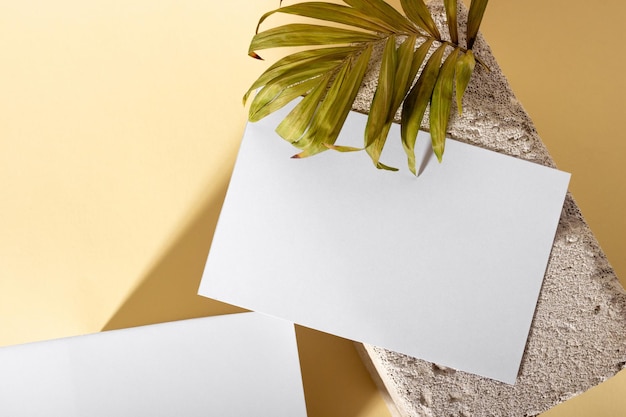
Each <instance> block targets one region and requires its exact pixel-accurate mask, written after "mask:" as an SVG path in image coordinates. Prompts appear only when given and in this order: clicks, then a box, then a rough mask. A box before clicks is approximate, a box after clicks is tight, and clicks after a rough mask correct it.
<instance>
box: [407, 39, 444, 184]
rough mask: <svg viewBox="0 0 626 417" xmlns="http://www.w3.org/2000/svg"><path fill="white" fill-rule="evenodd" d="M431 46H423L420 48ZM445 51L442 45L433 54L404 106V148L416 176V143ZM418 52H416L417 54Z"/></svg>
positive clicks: (410, 167)
mask: <svg viewBox="0 0 626 417" xmlns="http://www.w3.org/2000/svg"><path fill="white" fill-rule="evenodd" d="M429 46H430V45H422V46H421V47H420V48H426V47H429ZM445 50H446V45H445V44H441V45H440V46H439V47H438V48H437V49H436V50H435V52H433V54H432V55H431V56H430V58H429V59H428V61H426V65H425V66H424V69H423V70H422V73H421V74H420V77H419V78H418V79H417V82H416V83H415V85H414V86H413V88H412V89H411V91H410V92H409V94H408V96H407V98H406V99H405V100H404V104H403V106H402V118H401V124H400V134H401V137H402V147H403V148H404V152H405V153H406V155H407V159H408V165H409V169H410V170H411V172H412V173H413V174H415V175H417V174H416V170H415V141H416V139H417V133H418V131H419V129H420V127H421V125H422V119H423V118H424V112H425V111H426V107H428V102H429V101H430V98H431V96H432V93H433V89H434V87H435V83H436V81H437V77H438V75H439V67H440V66H441V59H442V58H443V54H444V52H445ZM418 51H419V49H418ZM418 51H416V54H417V52H418Z"/></svg>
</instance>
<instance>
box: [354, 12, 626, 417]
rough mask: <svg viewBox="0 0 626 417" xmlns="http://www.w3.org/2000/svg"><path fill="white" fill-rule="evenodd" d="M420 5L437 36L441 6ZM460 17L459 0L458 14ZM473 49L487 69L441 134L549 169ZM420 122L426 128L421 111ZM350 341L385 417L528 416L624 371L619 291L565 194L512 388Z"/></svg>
mask: <svg viewBox="0 0 626 417" xmlns="http://www.w3.org/2000/svg"><path fill="white" fill-rule="evenodd" d="M429 7H431V9H433V12H434V14H435V15H436V16H438V25H439V27H440V29H441V31H442V34H443V33H445V32H446V29H445V25H443V24H442V23H444V21H443V16H444V13H443V8H442V6H441V5H439V4H438V3H437V4H435V3H432V4H429ZM466 16H467V10H466V9H465V7H464V6H463V5H462V4H461V5H460V10H459V17H460V21H461V22H464V21H465V20H466ZM460 32H461V33H464V32H465V31H464V29H462V30H461V31H460ZM444 36H445V35H444ZM461 42H462V44H463V42H464V41H463V40H462V41H461ZM474 51H475V53H476V55H477V56H478V57H480V58H481V59H482V60H483V61H484V62H485V63H486V64H487V66H488V67H489V69H490V71H487V70H485V69H484V68H482V67H480V66H477V67H476V71H475V73H474V75H473V77H472V80H471V82H470V85H469V86H468V89H467V91H466V95H465V98H464V112H463V115H462V116H460V117H459V116H456V114H457V112H456V108H454V107H453V109H452V113H453V119H452V121H451V123H450V126H449V129H448V131H449V134H450V136H451V137H453V138H455V139H457V140H460V141H462V142H466V143H470V144H473V145H475V146H479V147H483V148H486V149H490V150H493V151H496V152H501V153H504V154H507V155H511V156H514V157H517V158H521V159H525V160H528V161H531V162H534V163H538V164H542V165H545V166H550V167H555V163H554V161H553V160H552V159H551V157H550V155H549V154H548V151H547V149H546V147H545V146H544V144H543V143H542V141H541V139H540V138H539V136H538V134H537V131H536V129H535V127H534V125H533V122H532V120H531V119H530V117H529V115H528V114H527V113H526V111H525V110H524V109H523V107H522V105H521V104H520V103H519V102H518V100H517V99H516V98H515V95H514V94H513V91H512V90H511V88H510V86H509V83H508V81H507V80H506V78H505V76H504V75H503V74H502V71H501V69H500V67H499V66H498V64H497V62H496V61H495V58H494V57H493V54H492V52H491V49H490V48H489V45H488V44H487V43H486V42H485V40H484V39H483V38H482V36H480V35H479V38H478V40H477V43H476V45H475V47H474ZM379 52H380V51H379ZM377 76H378V74H377V70H376V67H375V66H372V69H371V71H370V73H369V74H368V75H367V76H366V79H365V81H364V85H363V86H362V88H361V91H360V93H359V95H358V97H357V100H356V101H355V104H354V106H353V108H354V110H356V111H359V112H364V113H367V111H368V110H369V104H370V101H371V98H372V97H373V91H374V88H375V86H376V83H377ZM564 111H565V110H564ZM423 128H424V129H425V130H428V115H426V117H425V120H424V123H423ZM444 163H445V157H444ZM356 345H357V349H358V350H359V352H360V353H361V355H362V357H363V359H364V363H365V364H366V366H367V367H368V369H369V370H370V372H371V373H372V375H373V377H374V380H375V381H376V382H377V383H378V384H379V387H380V388H381V390H382V393H383V397H384V398H386V400H387V401H388V404H389V405H390V410H391V412H392V414H393V415H394V417H417V416H425V417H429V416H468V417H469V416H472V417H480V416H510V417H517V416H519V417H530V416H536V415H538V414H540V413H542V412H544V411H547V410H548V409H550V408H552V407H553V406H555V405H557V404H559V403H561V402H563V401H565V400H567V399H569V398H571V397H573V396H575V395H577V394H579V393H582V392H584V391H586V390H588V389H589V388H591V387H593V386H595V385H597V384H599V383H601V382H603V381H604V380H606V379H608V378H609V377H611V376H613V375H615V374H616V373H617V372H618V371H620V370H621V369H622V368H624V364H625V361H626V293H625V292H624V289H623V288H622V286H621V285H620V283H619V281H618V279H617V277H616V275H615V272H614V271H613V269H612V268H611V266H610V265H609V262H608V260H607V258H606V256H605V255H604V253H603V252H602V250H601V248H600V246H599V245H598V242H597V240H596V239H595V237H594V235H593V233H592V232H591V230H590V229H589V227H588V225H587V224H586V222H585V221H584V219H583V216H582V214H581V212H580V210H579V208H578V206H577V205H576V202H575V201H574V199H573V197H572V196H571V194H569V193H568V195H567V197H566V200H565V204H564V207H563V211H562V214H561V217H560V221H559V226H558V230H557V233H556V238H555V241H554V246H553V249H552V253H551V256H550V260H549V263H548V267H547V271H546V275H545V278H544V283H543V287H542V290H541V293H540V296H539V301H538V304H537V309H536V311H535V316H534V319H533V324H532V327H531V330H530V335H529V338H528V341H527V345H526V350H525V353H524V356H523V359H522V365H521V369H520V372H519V374H518V378H517V382H516V384H515V385H508V384H504V383H501V382H498V381H494V380H490V379H487V378H483V377H479V376H476V375H473V374H469V373H465V372H461V371H455V370H453V369H448V368H444V367H440V366H437V365H436V364H432V363H429V362H426V361H423V360H420V359H416V358H411V357H408V356H405V355H402V354H398V353H395V352H392V351H388V350H385V349H382V348H378V347H375V346H371V345H362V344H359V343H357V344H356Z"/></svg>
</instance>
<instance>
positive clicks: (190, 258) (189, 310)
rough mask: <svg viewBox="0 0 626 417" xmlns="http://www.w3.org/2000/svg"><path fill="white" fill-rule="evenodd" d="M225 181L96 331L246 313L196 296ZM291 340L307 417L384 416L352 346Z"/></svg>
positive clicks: (322, 337) (320, 337)
mask: <svg viewBox="0 0 626 417" xmlns="http://www.w3.org/2000/svg"><path fill="white" fill-rule="evenodd" d="M228 182H229V180H228V176H224V178H223V180H222V181H221V182H219V183H217V184H213V186H212V192H211V193H210V196H209V197H207V200H206V201H205V202H204V204H203V205H202V207H201V209H200V211H199V212H198V214H197V215H196V217H195V218H194V219H193V220H192V221H191V222H190V223H189V224H188V225H187V226H186V227H185V228H184V230H183V231H182V232H181V234H180V235H179V237H178V238H177V239H176V240H175V242H174V243H173V244H172V245H171V247H170V248H169V249H168V250H167V251H166V253H165V255H163V257H162V258H161V259H159V260H158V262H157V263H156V264H155V266H154V267H153V268H152V269H151V270H150V271H149V272H148V273H147V274H146V276H145V277H144V279H143V280H142V281H141V283H140V284H139V286H138V287H137V288H136V289H135V290H134V291H133V292H132V293H131V294H130V296H129V297H128V298H127V299H126V300H125V302H124V303H123V304H122V305H121V307H120V308H119V309H118V310H117V311H116V312H115V313H114V314H113V316H112V317H111V318H110V319H109V321H108V322H107V323H106V324H105V326H104V327H103V328H102V331H106V330H114V329H122V328H128V327H135V326H142V325H148V324H156V323H162V322H168V321H174V320H184V319H190V318H196V317H206V316H212V315H220V314H230V313H238V312H242V311H246V310H243V309H241V308H238V307H235V306H232V305H229V304H225V303H221V302H219V301H216V300H211V299H208V298H205V297H202V296H199V295H197V291H198V287H199V285H200V280H201V278H202V272H203V270H204V264H205V262H206V257H207V253H208V252H209V248H210V246H211V241H212V239H213V235H214V233H215V227H216V225H217V219H218V217H219V213H220V210H221V208H222V205H223V202H224V197H225V195H226V190H227V188H228ZM296 336H297V339H298V351H299V355H300V364H301V371H302V379H303V386H304V392H305V398H306V404H307V413H308V415H309V417H334V416H337V417H359V416H363V415H372V414H370V413H369V412H368V410H371V408H372V407H373V406H374V407H376V409H377V410H380V411H379V412H377V413H376V414H375V415H377V416H381V417H387V416H389V414H388V413H387V411H386V408H383V409H381V405H380V404H383V406H382V407H384V402H383V400H382V397H380V395H379V393H378V391H377V388H376V386H375V384H374V382H373V381H372V379H371V377H370V376H369V373H368V371H367V369H366V368H365V366H364V364H363V362H362V361H361V359H360V357H359V355H358V352H357V351H356V349H355V348H354V344H353V342H351V341H349V340H346V339H342V338H339V337H336V336H332V335H329V334H327V333H322V332H319V331H316V330H311V329H307V328H304V327H300V326H296ZM363 413H366V414H363Z"/></svg>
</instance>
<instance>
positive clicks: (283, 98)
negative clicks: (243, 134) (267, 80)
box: [249, 78, 319, 122]
mask: <svg viewBox="0 0 626 417" xmlns="http://www.w3.org/2000/svg"><path fill="white" fill-rule="evenodd" d="M318 83H319V80H318V79H316V78H313V79H309V80H305V81H303V82H301V83H298V84H293V85H291V86H289V87H287V88H284V89H282V90H280V92H279V93H278V94H276V95H275V96H274V97H273V98H272V99H271V100H264V103H263V105H262V106H254V108H253V107H252V106H250V109H251V112H250V114H249V120H250V121H251V122H258V121H259V120H261V119H262V118H264V117H266V116H268V115H270V114H271V113H273V112H275V111H276V110H278V109H281V108H282V107H284V106H286V105H287V104H288V103H289V102H291V101H292V100H294V99H295V98H297V97H300V96H302V95H304V94H306V93H308V92H309V91H311V90H312V89H313V88H315V86H316V85H317V84H318ZM264 90H267V89H264ZM259 96H262V94H259ZM253 104H254V103H253Z"/></svg>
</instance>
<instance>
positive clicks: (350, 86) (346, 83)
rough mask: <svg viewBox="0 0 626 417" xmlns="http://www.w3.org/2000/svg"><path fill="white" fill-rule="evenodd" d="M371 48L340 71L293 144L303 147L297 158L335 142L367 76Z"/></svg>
mask: <svg viewBox="0 0 626 417" xmlns="http://www.w3.org/2000/svg"><path fill="white" fill-rule="evenodd" d="M372 49H373V47H372V45H371V44H370V45H367V47H366V48H365V49H364V50H363V52H362V53H361V54H360V55H359V56H358V57H356V58H354V59H351V60H350V61H348V62H346V64H345V65H344V66H343V67H342V68H341V69H340V70H339V73H338V74H337V76H336V78H335V80H334V81H333V82H332V83H331V86H330V88H329V90H328V92H327V93H326V97H325V98H324V100H323V101H322V103H321V104H320V106H319V109H318V111H317V113H316V114H315V117H314V119H313V121H312V123H311V126H310V127H309V129H308V130H307V131H306V133H305V134H304V136H303V138H302V139H300V140H299V141H298V142H296V143H295V144H294V145H296V146H297V147H299V148H301V149H303V151H302V152H300V153H299V154H297V155H294V157H295V158H303V157H307V156H311V155H315V154H317V153H320V152H322V151H325V150H327V149H328V148H327V147H326V145H325V144H330V145H334V144H335V141H336V140H337V136H339V132H340V131H341V128H342V126H343V123H344V122H345V120H346V117H348V113H349V112H350V110H351V108H352V103H353V102H354V98H355V97H356V94H357V92H358V91H359V87H360V86H361V82H362V81H363V77H364V76H365V71H366V70H367V66H368V63H369V59H370V57H371V55H372Z"/></svg>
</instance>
